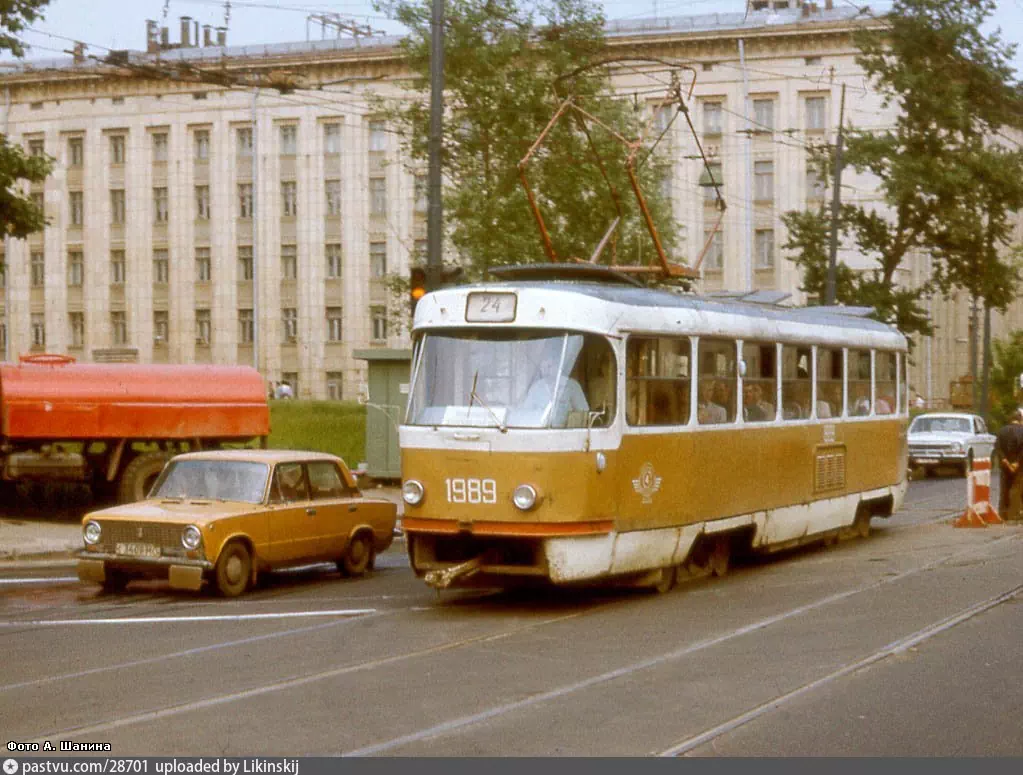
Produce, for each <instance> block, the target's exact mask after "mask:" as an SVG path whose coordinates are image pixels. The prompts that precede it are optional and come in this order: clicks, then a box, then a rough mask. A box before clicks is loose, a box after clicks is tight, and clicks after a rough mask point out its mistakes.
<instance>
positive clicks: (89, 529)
mask: <svg viewBox="0 0 1023 775" xmlns="http://www.w3.org/2000/svg"><path fill="white" fill-rule="evenodd" d="M102 534H103V528H101V527H100V526H99V522H95V521H93V520H91V519H90V520H89V521H88V522H86V523H85V527H84V528H82V537H83V538H85V543H87V544H89V545H90V546H91V545H93V544H98V543H99V538H100V536H101V535H102Z"/></svg>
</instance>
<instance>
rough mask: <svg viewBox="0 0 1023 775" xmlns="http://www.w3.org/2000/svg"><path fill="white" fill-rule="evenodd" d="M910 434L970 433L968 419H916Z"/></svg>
mask: <svg viewBox="0 0 1023 775" xmlns="http://www.w3.org/2000/svg"><path fill="white" fill-rule="evenodd" d="M909 432H910V433H970V432H971V430H970V418H969V417H917V418H916V419H915V420H914V421H913V425H912V426H911V427H910V429H909Z"/></svg>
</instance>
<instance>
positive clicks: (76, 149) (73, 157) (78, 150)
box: [67, 137, 85, 167]
mask: <svg viewBox="0 0 1023 775" xmlns="http://www.w3.org/2000/svg"><path fill="white" fill-rule="evenodd" d="M84 163H85V141H84V140H82V138H81V137H69V138H68V141H67V164H68V166H69V167H81V166H82V165H83V164H84Z"/></svg>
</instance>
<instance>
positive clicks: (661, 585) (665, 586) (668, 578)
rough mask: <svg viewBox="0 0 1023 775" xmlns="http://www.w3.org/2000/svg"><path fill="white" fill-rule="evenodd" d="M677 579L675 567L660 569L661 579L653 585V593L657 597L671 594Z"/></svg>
mask: <svg viewBox="0 0 1023 775" xmlns="http://www.w3.org/2000/svg"><path fill="white" fill-rule="evenodd" d="M677 578H678V568H677V567H676V566H674V565H669V566H668V567H667V568H661V578H660V579H659V580H658V582H657V583H656V584H654V591H655V592H656V593H657V594H659V595H663V594H665V593H667V592H671V590H672V589H674V587H675V581H676V579H677Z"/></svg>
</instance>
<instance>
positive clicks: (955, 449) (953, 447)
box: [949, 441, 963, 452]
mask: <svg viewBox="0 0 1023 775" xmlns="http://www.w3.org/2000/svg"><path fill="white" fill-rule="evenodd" d="M949 449H951V450H952V451H953V452H962V451H963V445H962V444H961V443H960V442H958V441H953V442H952V443H951V444H950V445H949Z"/></svg>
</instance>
